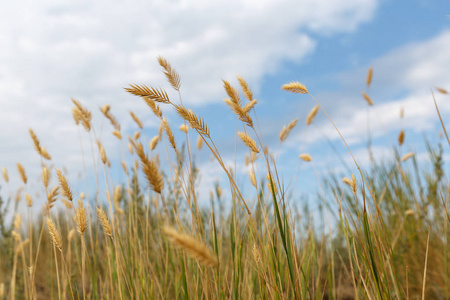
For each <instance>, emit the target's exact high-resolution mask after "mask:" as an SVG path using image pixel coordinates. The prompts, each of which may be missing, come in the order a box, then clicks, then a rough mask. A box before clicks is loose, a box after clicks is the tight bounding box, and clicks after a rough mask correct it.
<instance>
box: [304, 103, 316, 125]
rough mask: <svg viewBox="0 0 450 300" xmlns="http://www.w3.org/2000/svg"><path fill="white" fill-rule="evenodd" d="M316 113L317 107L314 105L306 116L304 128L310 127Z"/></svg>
mask: <svg viewBox="0 0 450 300" xmlns="http://www.w3.org/2000/svg"><path fill="white" fill-rule="evenodd" d="M318 112H319V105H316V106H314V107H313V109H311V111H310V112H309V114H308V116H307V117H306V126H308V125H311V123H312V122H313V121H314V118H315V117H316V115H317V113H318Z"/></svg>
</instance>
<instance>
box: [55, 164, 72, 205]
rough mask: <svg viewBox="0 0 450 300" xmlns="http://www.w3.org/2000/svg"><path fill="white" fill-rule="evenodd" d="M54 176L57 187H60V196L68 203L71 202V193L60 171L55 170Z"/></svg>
mask: <svg viewBox="0 0 450 300" xmlns="http://www.w3.org/2000/svg"><path fill="white" fill-rule="evenodd" d="M56 175H57V176H58V180H59V185H60V186H61V190H62V194H63V196H64V197H66V198H67V200H69V201H73V195H72V191H71V189H70V186H69V184H68V183H67V180H66V177H65V176H64V174H63V173H62V172H61V171H60V170H56Z"/></svg>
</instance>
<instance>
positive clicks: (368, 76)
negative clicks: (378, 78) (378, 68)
mask: <svg viewBox="0 0 450 300" xmlns="http://www.w3.org/2000/svg"><path fill="white" fill-rule="evenodd" d="M372 76H373V68H372V67H370V68H369V71H368V72H367V79H366V84H367V87H370V84H371V83H372Z"/></svg>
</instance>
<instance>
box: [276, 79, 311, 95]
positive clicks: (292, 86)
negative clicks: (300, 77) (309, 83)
mask: <svg viewBox="0 0 450 300" xmlns="http://www.w3.org/2000/svg"><path fill="white" fill-rule="evenodd" d="M281 88H282V89H283V90H285V91H288V92H291V93H296V94H309V92H308V90H307V89H306V86H304V85H303V84H301V83H300V82H298V81H295V82H290V83H287V84H283V86H282V87H281Z"/></svg>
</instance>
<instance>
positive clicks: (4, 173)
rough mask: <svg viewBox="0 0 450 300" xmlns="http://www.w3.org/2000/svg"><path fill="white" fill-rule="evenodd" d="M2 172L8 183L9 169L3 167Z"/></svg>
mask: <svg viewBox="0 0 450 300" xmlns="http://www.w3.org/2000/svg"><path fill="white" fill-rule="evenodd" d="M2 174H3V179H4V180H5V182H6V183H8V182H9V177H8V171H7V170H6V168H5V167H3V168H2Z"/></svg>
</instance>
